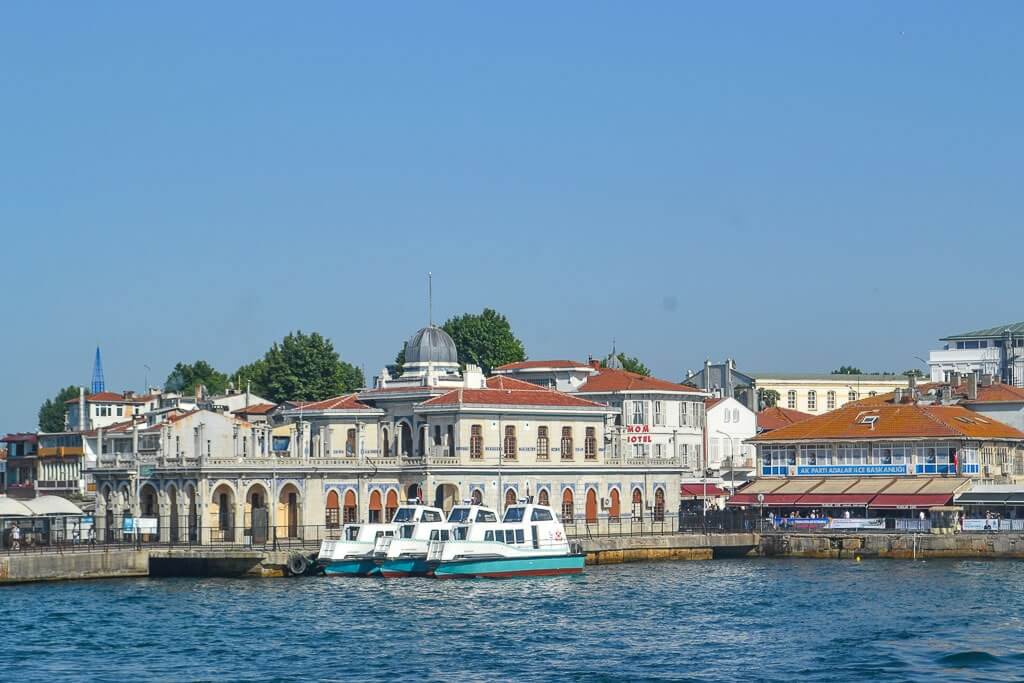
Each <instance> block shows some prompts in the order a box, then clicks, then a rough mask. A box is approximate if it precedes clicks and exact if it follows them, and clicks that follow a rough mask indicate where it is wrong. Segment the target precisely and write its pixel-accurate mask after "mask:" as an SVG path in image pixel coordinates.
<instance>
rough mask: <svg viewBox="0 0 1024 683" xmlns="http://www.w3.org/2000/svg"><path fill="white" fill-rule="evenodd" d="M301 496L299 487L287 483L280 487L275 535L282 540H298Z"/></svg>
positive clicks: (300, 522)
mask: <svg viewBox="0 0 1024 683" xmlns="http://www.w3.org/2000/svg"><path fill="white" fill-rule="evenodd" d="M301 517H302V494H301V493H300V492H299V487H298V486H296V485H295V484H294V483H293V482H288V483H286V484H285V485H284V486H282V487H281V491H280V493H279V494H278V496H277V522H276V527H277V535H278V537H281V536H283V537H284V538H299V526H300V525H301V524H302V520H301Z"/></svg>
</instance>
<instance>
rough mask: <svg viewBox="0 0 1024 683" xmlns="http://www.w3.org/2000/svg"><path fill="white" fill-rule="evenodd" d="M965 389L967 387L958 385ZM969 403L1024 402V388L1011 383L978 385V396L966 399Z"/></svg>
mask: <svg viewBox="0 0 1024 683" xmlns="http://www.w3.org/2000/svg"><path fill="white" fill-rule="evenodd" d="M958 389H962V390H964V393H965V394H966V393H967V392H966V387H958ZM965 400H966V401H967V402H968V403H1019V402H1024V389H1022V388H1021V387H1015V386H1011V385H1009V384H992V385H990V386H987V387H978V398H976V399H965Z"/></svg>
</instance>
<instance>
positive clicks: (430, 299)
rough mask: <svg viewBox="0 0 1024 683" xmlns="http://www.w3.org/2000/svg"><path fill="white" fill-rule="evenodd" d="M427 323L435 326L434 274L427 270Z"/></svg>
mask: <svg viewBox="0 0 1024 683" xmlns="http://www.w3.org/2000/svg"><path fill="white" fill-rule="evenodd" d="M427 325H428V326H429V327H433V326H434V275H433V274H432V273H431V272H430V271H427Z"/></svg>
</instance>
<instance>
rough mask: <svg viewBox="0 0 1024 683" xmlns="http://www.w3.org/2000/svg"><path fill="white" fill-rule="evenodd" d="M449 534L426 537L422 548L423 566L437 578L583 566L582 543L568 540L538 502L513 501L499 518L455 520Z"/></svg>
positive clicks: (531, 573) (525, 573) (551, 514)
mask: <svg viewBox="0 0 1024 683" xmlns="http://www.w3.org/2000/svg"><path fill="white" fill-rule="evenodd" d="M453 534H454V537H453V538H452V539H450V540H448V541H442V540H436V541H431V542H430V545H429V548H428V550H427V568H428V571H430V572H431V573H432V574H433V576H435V577H437V578H441V579H446V578H459V577H466V578H469V577H486V578H507V577H513V576H542V575H553V574H579V573H582V572H583V562H584V555H583V552H582V548H581V547H580V546H579V544H578V543H575V542H572V543H570V541H569V540H568V539H567V538H566V536H565V528H564V527H563V526H562V523H561V522H559V521H558V517H557V516H556V515H555V513H554V511H553V510H552V509H551V508H549V507H546V506H543V505H535V504H533V503H523V504H519V505H514V506H512V507H510V508H509V509H508V510H506V511H505V517H504V519H502V521H501V522H500V523H499V524H480V525H469V526H460V527H458V528H456V529H455V530H453Z"/></svg>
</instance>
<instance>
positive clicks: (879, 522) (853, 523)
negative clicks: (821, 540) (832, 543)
mask: <svg viewBox="0 0 1024 683" xmlns="http://www.w3.org/2000/svg"><path fill="white" fill-rule="evenodd" d="M828 528H829V529H884V528H885V520H884V519H882V518H876V519H863V518H859V517H848V518H837V519H830V520H829V522H828Z"/></svg>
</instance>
